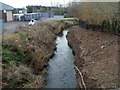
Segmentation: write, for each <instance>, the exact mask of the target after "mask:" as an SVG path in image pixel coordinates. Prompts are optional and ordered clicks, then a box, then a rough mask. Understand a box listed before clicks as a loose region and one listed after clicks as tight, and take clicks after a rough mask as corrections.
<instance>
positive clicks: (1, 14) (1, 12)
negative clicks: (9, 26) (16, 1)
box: [0, 2, 14, 29]
mask: <svg viewBox="0 0 120 90" xmlns="http://www.w3.org/2000/svg"><path fill="white" fill-rule="evenodd" d="M13 9H14V8H13V7H12V6H10V5H7V4H4V3H2V2H0V29H2V27H3V25H2V23H3V22H9V21H13Z"/></svg>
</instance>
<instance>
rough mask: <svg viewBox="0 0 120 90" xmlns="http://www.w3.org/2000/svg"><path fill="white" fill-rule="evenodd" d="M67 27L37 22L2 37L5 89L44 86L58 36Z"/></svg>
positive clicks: (53, 23)
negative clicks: (47, 68)
mask: <svg viewBox="0 0 120 90" xmlns="http://www.w3.org/2000/svg"><path fill="white" fill-rule="evenodd" d="M64 27H65V26H64V25H63V24H58V23H56V22H51V23H38V24H36V25H34V26H31V27H28V28H21V29H20V30H17V31H15V32H12V33H10V34H8V35H5V36H3V45H2V46H3V49H2V52H1V53H2V55H3V56H2V57H3V59H2V67H3V71H2V82H4V83H6V84H8V85H4V84H3V87H4V88H6V87H7V88H13V87H14V88H18V87H21V88H28V87H29V88H42V87H43V86H44V76H45V74H46V67H47V63H48V60H49V59H50V57H51V55H52V54H53V51H54V48H55V46H56V44H55V42H54V40H55V37H56V35H57V34H58V33H59V32H61V30H62V29H63V28H64Z"/></svg>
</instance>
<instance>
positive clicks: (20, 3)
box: [0, 0, 119, 8]
mask: <svg viewBox="0 0 120 90" xmlns="http://www.w3.org/2000/svg"><path fill="white" fill-rule="evenodd" d="M51 1H52V5H53V6H54V5H57V4H58V3H59V4H68V3H69V2H71V1H81V2H83V1H92V2H96V1H97V2H104V1H105V2H110V1H113V2H115V1H119V0H0V2H3V3H5V4H8V5H11V6H13V7H14V8H21V7H26V6H27V5H43V6H51Z"/></svg>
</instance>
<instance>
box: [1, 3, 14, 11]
mask: <svg viewBox="0 0 120 90" xmlns="http://www.w3.org/2000/svg"><path fill="white" fill-rule="evenodd" d="M13 9H14V7H12V6H10V5H7V4H4V3H2V2H0V10H13Z"/></svg>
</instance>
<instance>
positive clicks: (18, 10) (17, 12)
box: [13, 8, 27, 14]
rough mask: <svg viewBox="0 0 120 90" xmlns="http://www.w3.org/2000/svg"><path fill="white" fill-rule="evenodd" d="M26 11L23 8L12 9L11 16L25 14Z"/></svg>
mask: <svg viewBox="0 0 120 90" xmlns="http://www.w3.org/2000/svg"><path fill="white" fill-rule="evenodd" d="M25 13H27V10H26V9H25V8H14V10H13V14H25Z"/></svg>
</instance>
